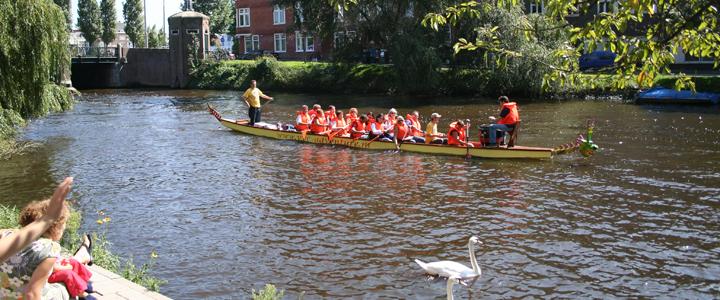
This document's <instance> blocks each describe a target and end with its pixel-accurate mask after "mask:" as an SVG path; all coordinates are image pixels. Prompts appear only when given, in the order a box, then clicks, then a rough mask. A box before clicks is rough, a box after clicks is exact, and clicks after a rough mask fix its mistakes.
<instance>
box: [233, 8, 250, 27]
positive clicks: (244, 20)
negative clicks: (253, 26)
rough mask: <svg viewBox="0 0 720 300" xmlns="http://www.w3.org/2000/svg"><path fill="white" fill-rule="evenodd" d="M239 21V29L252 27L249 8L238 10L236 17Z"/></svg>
mask: <svg viewBox="0 0 720 300" xmlns="http://www.w3.org/2000/svg"><path fill="white" fill-rule="evenodd" d="M235 17H236V18H237V20H235V21H236V22H237V27H250V9H249V8H238V9H237V14H236V15H235Z"/></svg>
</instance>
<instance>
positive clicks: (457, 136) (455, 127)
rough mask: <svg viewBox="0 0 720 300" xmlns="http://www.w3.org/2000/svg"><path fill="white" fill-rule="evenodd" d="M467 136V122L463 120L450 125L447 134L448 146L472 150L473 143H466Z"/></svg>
mask: <svg viewBox="0 0 720 300" xmlns="http://www.w3.org/2000/svg"><path fill="white" fill-rule="evenodd" d="M465 136H466V131H465V122H463V121H462V120H457V121H455V122H452V123H450V130H449V131H448V133H447V137H448V145H454V146H461V147H470V148H472V147H473V144H472V143H466V142H465Z"/></svg>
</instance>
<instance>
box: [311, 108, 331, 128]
mask: <svg viewBox="0 0 720 300" xmlns="http://www.w3.org/2000/svg"><path fill="white" fill-rule="evenodd" d="M327 128H328V124H327V119H325V113H324V112H323V111H322V109H319V110H317V114H315V118H313V120H312V122H311V123H310V132H312V133H314V134H326V133H328V130H327Z"/></svg>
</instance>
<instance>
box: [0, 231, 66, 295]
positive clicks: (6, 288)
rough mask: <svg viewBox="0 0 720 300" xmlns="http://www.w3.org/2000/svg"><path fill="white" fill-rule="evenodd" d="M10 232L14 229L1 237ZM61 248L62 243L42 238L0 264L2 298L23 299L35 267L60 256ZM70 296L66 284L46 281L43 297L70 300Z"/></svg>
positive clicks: (0, 234)
mask: <svg viewBox="0 0 720 300" xmlns="http://www.w3.org/2000/svg"><path fill="white" fill-rule="evenodd" d="M9 234H12V231H4V232H2V233H0V237H6V236H8V235H9ZM60 250H61V247H60V244H58V243H56V242H53V241H52V240H50V239H46V238H41V239H39V240H37V241H34V242H32V243H31V244H30V246H28V247H27V248H25V249H23V250H22V251H20V252H19V253H17V254H15V255H13V256H11V257H10V258H9V259H8V260H7V261H6V262H4V263H2V264H0V299H22V298H23V292H24V290H25V286H26V285H27V284H28V282H29V281H30V278H31V277H32V275H33V272H34V271H35V269H36V268H37V267H38V266H39V265H40V263H42V262H43V261H44V260H45V259H48V258H56V257H59V256H60ZM69 298H70V297H69V295H68V292H67V290H66V289H65V286H64V285H62V284H58V283H52V284H51V283H45V286H44V287H43V290H42V299H61V300H68V299H69Z"/></svg>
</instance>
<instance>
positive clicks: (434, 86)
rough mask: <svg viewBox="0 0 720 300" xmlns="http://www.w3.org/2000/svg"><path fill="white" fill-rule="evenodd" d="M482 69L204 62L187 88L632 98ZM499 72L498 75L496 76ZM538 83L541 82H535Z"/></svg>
mask: <svg viewBox="0 0 720 300" xmlns="http://www.w3.org/2000/svg"><path fill="white" fill-rule="evenodd" d="M492 72H493V71H492V70H488V69H471V68H443V69H439V70H437V74H436V75H435V76H432V77H430V78H432V79H428V80H427V81H431V82H425V83H424V84H417V82H408V81H411V80H410V79H408V76H405V75H403V76H399V75H398V73H399V71H398V70H396V69H395V67H394V66H393V65H379V64H342V63H326V62H298V61H277V60H275V59H274V58H269V57H264V58H260V59H258V60H233V61H219V62H206V63H203V64H201V65H200V66H198V67H197V68H196V69H195V70H193V72H192V73H191V78H192V79H191V82H190V87H191V88H199V89H234V90H245V89H246V88H247V86H248V85H249V84H250V80H252V79H256V80H258V81H259V82H260V85H261V86H262V87H263V89H274V90H283V91H289V92H308V93H313V92H315V93H317V92H321V93H348V94H349V93H361V94H398V93H399V94H409V95H481V96H491V97H494V96H497V95H500V94H508V95H512V96H515V97H518V96H525V97H533V98H560V99H573V98H578V97H581V98H582V97H584V96H588V95H593V96H605V95H609V94H619V95H623V96H625V97H628V98H630V97H632V95H634V93H635V92H636V89H635V88H633V87H632V86H633V84H632V83H628V85H627V87H626V88H624V89H623V90H620V91H617V90H613V89H612V76H613V75H594V74H588V75H583V76H586V77H592V78H593V79H592V80H588V81H587V82H590V83H589V84H582V85H581V84H578V85H575V86H571V87H569V88H567V87H566V88H565V89H563V90H562V91H559V90H558V91H545V92H541V91H538V90H535V89H533V88H525V87H524V86H523V85H511V84H508V83H507V82H503V81H502V80H500V79H501V77H502V76H500V75H498V74H495V73H492ZM496 72H499V71H496ZM538 80H542V78H538ZM693 80H695V82H696V87H697V90H698V91H715V92H718V91H720V76H705V77H702V76H701V77H694V78H693ZM674 82H675V77H673V76H661V77H658V79H657V80H656V82H655V84H656V85H658V84H659V85H663V86H669V87H672V86H674Z"/></svg>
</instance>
